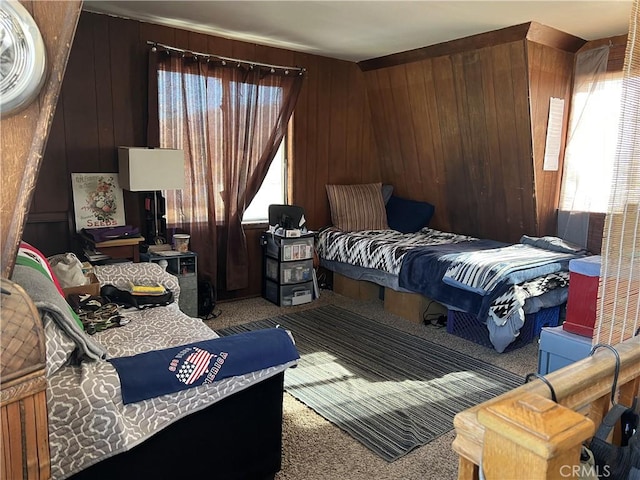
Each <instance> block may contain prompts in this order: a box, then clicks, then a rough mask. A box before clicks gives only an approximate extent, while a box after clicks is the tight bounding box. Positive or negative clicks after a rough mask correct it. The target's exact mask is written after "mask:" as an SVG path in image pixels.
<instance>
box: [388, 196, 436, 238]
mask: <svg viewBox="0 0 640 480" xmlns="http://www.w3.org/2000/svg"><path fill="white" fill-rule="evenodd" d="M386 209H387V221H388V222H389V228H391V229H393V230H397V231H398V232H402V233H414V232H417V231H419V230H420V229H422V228H424V227H426V226H428V225H429V222H430V221H431V217H433V212H434V211H435V209H436V207H434V206H433V205H431V204H430V203H428V202H419V201H417V200H408V199H406V198H400V197H396V196H394V195H392V196H391V198H390V199H389V203H387V207H386Z"/></svg>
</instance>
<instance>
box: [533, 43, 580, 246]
mask: <svg viewBox="0 0 640 480" xmlns="http://www.w3.org/2000/svg"><path fill="white" fill-rule="evenodd" d="M527 51H528V61H529V85H530V90H531V124H532V142H533V158H534V171H535V194H536V208H537V218H538V222H539V223H538V233H539V234H540V235H555V234H556V228H557V227H556V226H557V213H556V212H557V208H558V201H559V199H560V184H561V179H562V168H563V164H564V138H565V134H566V129H567V125H568V119H569V110H570V108H571V84H572V76H573V62H574V55H573V54H572V53H569V52H563V51H562V50H557V49H554V48H550V47H548V46H545V45H541V44H538V43H533V42H527ZM551 97H555V98H562V99H564V102H565V104H564V105H565V109H564V119H563V126H564V128H563V135H562V138H563V142H562V145H561V147H560V152H561V155H560V158H559V161H558V170H556V171H545V170H544V168H543V165H544V155H545V144H546V136H547V123H548V118H549V102H550V98H551Z"/></svg>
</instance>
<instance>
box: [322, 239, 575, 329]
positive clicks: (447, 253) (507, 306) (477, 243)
mask: <svg viewBox="0 0 640 480" xmlns="http://www.w3.org/2000/svg"><path fill="white" fill-rule="evenodd" d="M501 247H507V244H505V243H502V242H495V241H492V240H483V239H478V238H474V237H469V236H466V235H458V234H453V233H447V232H441V231H438V230H434V229H431V228H424V229H422V230H421V231H420V232H417V233H411V234H403V233H400V232H397V231H394V230H368V231H359V232H349V233H347V232H342V231H340V230H335V229H329V230H326V231H323V232H321V233H320V236H319V242H318V253H319V255H320V256H321V257H322V258H324V259H327V260H334V261H338V262H343V263H347V264H350V265H356V266H359V267H364V268H372V269H377V270H382V271H385V272H387V273H390V274H394V275H398V276H399V281H398V285H399V286H400V287H402V288H404V289H406V290H409V291H414V292H417V293H420V294H422V295H424V296H426V297H428V298H431V299H433V300H436V301H438V302H440V303H442V304H444V305H446V306H447V307H449V308H454V309H457V310H462V311H465V312H468V313H471V314H473V315H475V316H477V317H478V319H479V320H480V321H486V320H488V319H489V318H491V319H492V320H493V321H494V322H495V324H496V325H497V326H499V327H501V326H503V325H504V324H505V323H506V322H507V320H508V319H509V318H512V317H513V316H514V315H519V316H521V317H522V318H523V319H524V312H523V306H524V303H525V301H526V300H527V299H529V298H533V297H540V296H542V295H544V294H546V293H548V292H551V291H552V290H556V289H558V290H559V289H565V290H566V288H567V285H568V274H565V272H557V273H548V272H544V273H548V274H542V273H541V274H540V275H538V276H536V277H535V278H530V279H526V281H524V282H522V283H520V284H517V285H513V284H511V283H508V282H499V283H496V284H495V285H494V287H495V288H494V289H493V290H492V291H491V292H489V293H488V294H479V293H478V292H473V291H469V290H463V289H460V288H457V287H454V286H452V285H448V284H446V283H445V282H443V281H442V279H443V277H444V275H445V272H446V271H447V269H448V267H450V266H451V264H452V262H453V259H455V258H456V256H457V255H466V254H468V252H475V251H485V250H486V251H488V250H490V249H496V248H501ZM554 298H557V299H561V298H563V297H562V296H560V295H557V296H555V297H554ZM558 303H561V300H558ZM558 303H553V301H552V303H551V304H548V305H546V306H553V305H557V304H558Z"/></svg>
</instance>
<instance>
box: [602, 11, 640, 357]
mask: <svg viewBox="0 0 640 480" xmlns="http://www.w3.org/2000/svg"><path fill="white" fill-rule="evenodd" d="M639 34H640V4H639V2H638V0H634V2H633V5H632V7H631V21H630V24H629V36H628V43H627V50H626V54H625V61H624V78H623V83H622V103H621V115H620V127H619V130H618V137H617V139H618V141H617V147H616V156H615V162H614V165H613V178H612V181H611V196H610V198H609V205H608V209H607V215H606V218H605V228H604V238H603V241H602V266H601V269H600V284H599V289H598V318H597V319H596V329H595V332H594V338H593V343H594V345H595V344H597V343H600V342H602V343H608V344H611V345H615V344H617V343H620V342H622V341H624V340H626V339H628V338H630V337H632V336H634V335H636V334H638V331H639V330H640V118H639V117H640V37H639Z"/></svg>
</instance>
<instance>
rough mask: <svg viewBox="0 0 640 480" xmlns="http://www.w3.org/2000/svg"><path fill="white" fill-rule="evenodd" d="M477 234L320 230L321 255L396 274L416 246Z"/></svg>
mask: <svg viewBox="0 0 640 480" xmlns="http://www.w3.org/2000/svg"><path fill="white" fill-rule="evenodd" d="M472 239H473V237H469V236H466V235H457V234H455V233H447V232H440V231H438V230H434V229H432V228H428V227H426V228H423V229H422V230H420V231H419V232H417V233H400V232H397V231H395V230H362V231H358V232H343V231H342V230H337V229H333V228H332V229H328V230H325V231H323V232H321V233H320V236H319V242H318V255H320V257H322V258H324V259H326V260H334V261H337V262H343V263H348V264H350V265H357V266H359V267H364V268H375V269H376V270H382V271H384V272H387V273H391V274H393V275H397V274H398V273H399V272H400V267H401V265H402V259H403V258H404V256H405V254H406V253H407V252H408V251H410V250H412V249H414V248H416V247H426V246H432V245H443V244H448V243H457V242H463V241H468V240H472Z"/></svg>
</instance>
